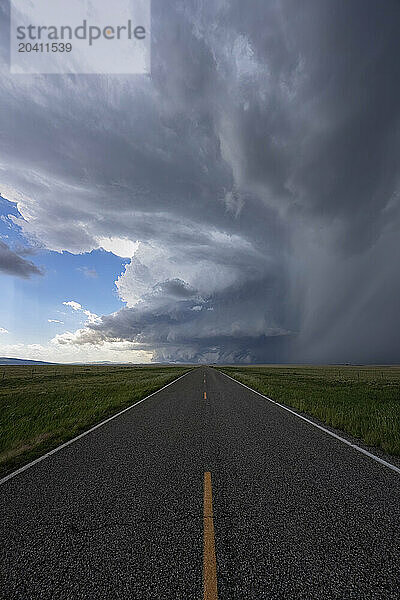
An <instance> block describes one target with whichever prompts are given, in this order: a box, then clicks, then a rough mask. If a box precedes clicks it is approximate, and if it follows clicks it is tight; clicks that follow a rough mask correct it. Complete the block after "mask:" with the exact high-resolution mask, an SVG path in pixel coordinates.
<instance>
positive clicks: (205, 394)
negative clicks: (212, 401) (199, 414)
mask: <svg viewBox="0 0 400 600" xmlns="http://www.w3.org/2000/svg"><path fill="white" fill-rule="evenodd" d="M204 400H207V393H206V392H204Z"/></svg>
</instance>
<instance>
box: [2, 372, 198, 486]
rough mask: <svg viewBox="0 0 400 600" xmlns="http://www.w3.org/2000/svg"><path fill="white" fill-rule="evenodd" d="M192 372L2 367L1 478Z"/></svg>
mask: <svg viewBox="0 0 400 600" xmlns="http://www.w3.org/2000/svg"><path fill="white" fill-rule="evenodd" d="M188 370H189V368H187V367H175V366H166V367H164V366H148V367H147V366H145V367H132V366H124V365H118V366H69V365H62V366H47V365H46V366H35V367H31V366H1V367H0V476H4V475H6V474H7V473H9V472H11V471H13V470H15V469H16V468H18V467H20V466H22V465H23V464H25V463H27V462H29V461H31V460H33V459H35V458H37V457H38V456H40V455H41V454H44V453H45V452H47V451H48V450H50V449H52V448H55V447H56V446H58V445H59V444H61V443H62V442H65V441H67V440H68V439H71V438H73V437H75V436H76V435H78V434H79V433H81V432H82V431H84V430H86V429H88V428H90V427H91V426H92V425H94V424H96V423H98V422H100V421H102V420H103V419H105V418H106V417H108V416H110V415H112V414H114V413H116V412H118V411H120V410H122V409H123V408H126V407H127V406H130V405H131V404H134V403H135V402H137V401H138V400H140V399H141V398H143V397H144V396H147V395H148V394H150V393H151V392H154V391H155V390H157V389H159V388H160V387H162V386H163V385H165V384H166V383H169V382H170V381H172V380H173V379H176V378H177V377H179V376H180V375H182V374H183V373H185V372H187V371H188Z"/></svg>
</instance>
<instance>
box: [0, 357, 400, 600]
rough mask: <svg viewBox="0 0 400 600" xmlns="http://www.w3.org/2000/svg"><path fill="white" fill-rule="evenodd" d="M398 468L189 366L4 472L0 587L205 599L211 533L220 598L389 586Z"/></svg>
mask: <svg viewBox="0 0 400 600" xmlns="http://www.w3.org/2000/svg"><path fill="white" fill-rule="evenodd" d="M205 473H210V474H211V475H210V476H208V475H206V476H205ZM207 477H209V479H207ZM211 480H212V500H211ZM207 481H208V484H207ZM205 482H206V484H205ZM399 483H400V476H399V475H398V474H397V473H395V472H393V471H391V470H389V469H387V468H386V467H384V466H382V465H380V464H379V463H376V462H375V461H373V460H371V459H370V458H368V457H366V456H363V455H362V454H360V453H358V452H355V451H354V450H353V449H351V448H349V447H348V446H346V445H345V444H343V443H341V442H340V441H338V440H336V439H334V438H332V437H330V436H328V435H327V434H325V433H324V432H322V431H320V430H318V429H316V428H314V427H312V426H311V425H309V424H307V423H306V422H304V421H302V420H300V419H299V418H297V417H296V416H294V415H291V414H290V413H287V412H286V411H284V410H283V409H281V408H279V407H277V406H275V405H273V404H272V403H270V402H268V401H266V400H265V399H263V398H261V397H260V396H258V395H257V394H255V393H253V392H251V391H249V390H247V389H246V388H244V387H243V386H241V385H239V384H238V383H235V382H233V381H232V380H230V379H228V378H227V377H225V376H224V375H223V374H221V373H219V372H218V371H215V370H214V369H210V368H203V367H201V368H197V369H195V370H193V371H192V372H190V373H189V374H188V375H186V376H184V377H183V378H181V379H179V380H178V381H177V382H176V383H174V384H172V385H170V386H169V387H167V388H165V389H163V390H162V391H160V392H159V393H157V394H155V395H154V396H152V397H151V398H149V399H148V400H145V401H144V402H142V403H141V404H139V405H137V406H136V407H134V408H132V409H131V410H129V411H127V412H125V413H124V414H122V415H120V416H118V417H117V418H115V419H113V420H111V421H109V422H108V423H106V424H105V425H104V426H102V427H100V428H98V429H96V430H94V431H92V432H90V433H89V434H88V435H86V436H85V437H82V438H81V439H79V440H77V441H76V442H74V443H73V444H71V445H69V446H67V447H65V448H63V449H61V450H60V451H59V452H56V453H55V454H53V455H52V456H50V457H48V458H46V459H45V460H43V461H42V462H40V463H38V464H36V465H34V466H33V467H32V468H30V469H27V470H26V471H24V472H23V473H20V474H18V475H16V476H15V477H14V478H12V479H10V480H8V481H6V482H5V483H4V484H3V485H2V486H0V495H1V503H2V516H1V523H2V544H1V546H2V548H1V563H2V564H1V572H0V597H1V598H3V599H6V600H14V599H21V600H31V599H32V600H39V599H46V600H48V599H50V598H52V599H55V600H64V599H65V600H67V599H68V600H74V599H80V598H90V599H106V598H107V600H108V599H111V600H113V599H119V598H121V599H128V598H129V599H143V600H145V599H146V600H148V599H149V600H150V599H166V598H171V599H174V600H175V599H181V600H187V599H191V598H193V599H201V598H203V584H204V581H203V575H204V574H205V573H206V572H207V573H211V575H210V574H208V575H207V577H212V544H211V542H212V536H213V535H214V532H215V540H214V541H215V556H216V577H217V585H218V598H219V599H220V600H224V599H238V600H239V599H240V600H242V599H247V598H251V599H254V600H259V599H262V598H276V599H278V598H279V599H280V598H288V599H289V598H290V599H297V598H304V599H308V600H310V599H313V598H318V599H323V600H325V599H331V598H335V599H351V598H357V599H361V600H368V599H370V598H374V599H375V598H376V599H378V598H379V599H381V598H385V599H386V598H393V599H398V598H399V597H400V527H399V522H400V520H399V516H400V488H399ZM205 485H206V487H207V485H209V486H210V490H209V491H207V490H205V487H204V486H205ZM207 494H208V495H207ZM206 531H207V536H208V537H207V543H206V545H207V544H208V546H207V547H208V548H209V550H207V552H209V553H210V556H209V559H210V565H211V566H210V568H209V569H208V568H205V569H204V574H203V560H204V546H203V543H204V539H203V536H204V535H205V532H206ZM207 560H208V559H207ZM204 564H205V563H204ZM209 589H212V582H211V584H210V588H209Z"/></svg>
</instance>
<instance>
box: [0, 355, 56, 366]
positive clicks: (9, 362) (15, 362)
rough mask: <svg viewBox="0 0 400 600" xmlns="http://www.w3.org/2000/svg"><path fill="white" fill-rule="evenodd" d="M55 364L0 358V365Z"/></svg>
mask: <svg viewBox="0 0 400 600" xmlns="http://www.w3.org/2000/svg"><path fill="white" fill-rule="evenodd" d="M55 364H57V363H51V362H43V361H42V360H28V359H25V358H7V357H5V356H0V365H55Z"/></svg>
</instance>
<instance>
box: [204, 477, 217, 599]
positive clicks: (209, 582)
mask: <svg viewBox="0 0 400 600" xmlns="http://www.w3.org/2000/svg"><path fill="white" fill-rule="evenodd" d="M203 580H204V600H218V591H217V560H216V558H215V535H214V519H213V507H212V486H211V473H209V472H208V471H207V472H206V473H204V560H203Z"/></svg>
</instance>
